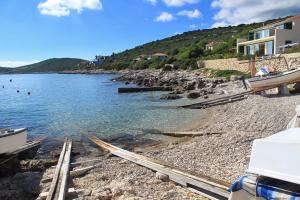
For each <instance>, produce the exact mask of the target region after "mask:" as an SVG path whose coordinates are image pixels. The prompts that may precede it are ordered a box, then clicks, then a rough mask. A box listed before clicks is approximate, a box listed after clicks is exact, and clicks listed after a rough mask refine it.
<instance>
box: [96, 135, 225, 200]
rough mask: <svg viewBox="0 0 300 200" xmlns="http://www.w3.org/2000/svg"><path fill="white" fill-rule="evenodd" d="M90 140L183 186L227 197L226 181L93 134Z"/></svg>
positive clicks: (222, 197)
mask: <svg viewBox="0 0 300 200" xmlns="http://www.w3.org/2000/svg"><path fill="white" fill-rule="evenodd" d="M90 140H91V141H93V142H94V143H95V144H97V145H98V146H100V147H101V148H104V149H105V150H108V151H110V153H112V154H114V155H116V156H119V157H121V158H124V159H127V160H129V161H132V162H134V163H136V164H139V165H141V166H144V167H147V168H149V169H151V170H154V171H157V172H160V173H162V174H166V175H168V176H169V179H170V180H172V181H174V182H177V183H179V184H181V185H183V186H187V187H188V186H194V187H198V188H201V189H202V190H204V191H207V193H208V194H209V195H210V196H212V197H213V198H219V199H227V198H228V197H229V192H228V191H227V189H228V187H229V186H230V184H228V183H225V182H222V181H217V180H214V179H212V178H209V177H206V176H202V177H200V176H195V175H192V174H189V173H187V172H184V171H182V170H179V169H176V168H174V167H172V166H169V165H167V164H164V163H162V162H161V161H157V160H154V159H152V158H149V157H146V156H142V155H139V154H135V153H132V152H129V151H127V150H124V149H121V148H119V147H116V146H113V145H111V144H109V143H106V142H104V141H102V140H100V139H98V138H97V137H95V136H92V137H90Z"/></svg>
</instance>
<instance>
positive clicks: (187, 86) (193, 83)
mask: <svg viewBox="0 0 300 200" xmlns="http://www.w3.org/2000/svg"><path fill="white" fill-rule="evenodd" d="M195 86H196V81H189V82H186V83H185V86H184V89H185V90H194V89H195Z"/></svg>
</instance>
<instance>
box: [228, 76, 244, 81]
mask: <svg viewBox="0 0 300 200" xmlns="http://www.w3.org/2000/svg"><path fill="white" fill-rule="evenodd" d="M243 78H244V76H241V75H231V76H230V81H238V80H242V79H243Z"/></svg>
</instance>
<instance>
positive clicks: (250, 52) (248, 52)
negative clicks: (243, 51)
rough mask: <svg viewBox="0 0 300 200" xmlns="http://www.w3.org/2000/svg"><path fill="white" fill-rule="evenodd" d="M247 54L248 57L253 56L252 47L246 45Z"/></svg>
mask: <svg viewBox="0 0 300 200" xmlns="http://www.w3.org/2000/svg"><path fill="white" fill-rule="evenodd" d="M247 54H248V55H254V45H248V46H247Z"/></svg>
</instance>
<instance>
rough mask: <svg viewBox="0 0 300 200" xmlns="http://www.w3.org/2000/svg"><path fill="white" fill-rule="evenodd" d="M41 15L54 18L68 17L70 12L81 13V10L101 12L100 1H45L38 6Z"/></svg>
mask: <svg viewBox="0 0 300 200" xmlns="http://www.w3.org/2000/svg"><path fill="white" fill-rule="evenodd" d="M38 9H39V11H40V13H41V14H43V15H51V16H56V17H62V16H69V15H70V12H71V10H75V11H77V13H81V12H82V10H83V9H91V10H101V9H102V2H101V0H46V1H45V2H42V3H39V4H38Z"/></svg>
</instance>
